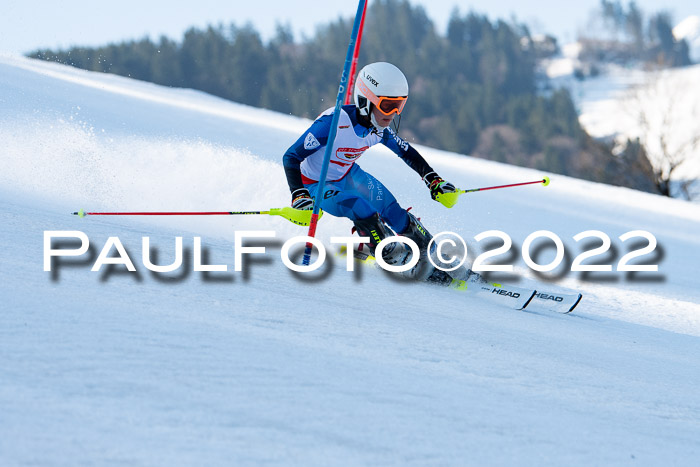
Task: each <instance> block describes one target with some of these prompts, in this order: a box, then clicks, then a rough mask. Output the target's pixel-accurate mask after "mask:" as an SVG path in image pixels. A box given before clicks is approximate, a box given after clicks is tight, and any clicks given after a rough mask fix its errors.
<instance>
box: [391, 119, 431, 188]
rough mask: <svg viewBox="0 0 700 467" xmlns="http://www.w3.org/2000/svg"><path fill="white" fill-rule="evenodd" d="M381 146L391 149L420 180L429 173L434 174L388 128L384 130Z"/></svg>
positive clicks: (418, 155) (404, 142) (417, 154)
mask: <svg viewBox="0 0 700 467" xmlns="http://www.w3.org/2000/svg"><path fill="white" fill-rule="evenodd" d="M382 144H383V145H384V146H386V147H388V148H389V149H391V150H392V151H393V152H394V154H396V155H397V156H399V157H400V158H401V160H403V161H404V162H405V163H406V164H407V165H408V166H409V167H410V168H412V169H413V170H415V171H416V173H417V174H418V175H420V177H421V178H423V177H425V176H426V175H427V174H429V173H430V172H434V170H433V168H432V167H430V165H429V164H428V162H426V160H425V159H424V158H423V156H421V155H420V153H419V152H418V151H416V149H415V148H414V147H413V146H411V145H410V144H409V143H408V141H404V140H403V139H402V138H401V137H399V135H397V134H396V133H394V132H393V131H391V130H390V129H389V128H387V129H385V130H384V134H383V135H382Z"/></svg>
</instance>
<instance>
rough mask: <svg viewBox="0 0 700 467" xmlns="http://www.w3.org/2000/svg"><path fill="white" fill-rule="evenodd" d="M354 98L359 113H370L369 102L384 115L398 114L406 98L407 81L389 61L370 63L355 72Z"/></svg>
mask: <svg viewBox="0 0 700 467" xmlns="http://www.w3.org/2000/svg"><path fill="white" fill-rule="evenodd" d="M354 98H355V107H357V109H358V110H359V111H360V115H365V116H367V115H370V105H371V104H374V105H375V106H376V107H377V108H379V109H380V111H382V112H383V113H384V114H386V115H390V114H392V113H397V114H400V113H401V111H402V110H403V106H404V105H405V104H406V99H407V98H408V81H406V77H405V76H404V74H403V73H401V70H399V69H398V68H396V67H395V66H394V65H392V64H391V63H387V62H377V63H370V64H369V65H366V66H365V67H364V68H362V69H361V70H360V72H359V73H358V74H357V81H356V82H355V92H354ZM372 120H373V123H374V118H373V119H372Z"/></svg>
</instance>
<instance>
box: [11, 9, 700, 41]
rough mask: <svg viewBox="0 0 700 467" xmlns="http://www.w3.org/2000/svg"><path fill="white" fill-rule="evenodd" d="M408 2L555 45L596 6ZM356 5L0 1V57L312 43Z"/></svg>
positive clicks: (679, 15) (433, 13) (438, 20)
mask: <svg viewBox="0 0 700 467" xmlns="http://www.w3.org/2000/svg"><path fill="white" fill-rule="evenodd" d="M369 1H373V0H369ZM409 1H410V3H411V4H413V5H415V6H417V5H420V6H422V7H423V8H424V9H425V11H426V13H427V15H428V17H429V18H430V19H431V20H432V21H433V23H434V24H435V25H436V27H437V28H438V31H439V32H440V33H441V34H442V33H444V30H445V28H446V25H447V22H448V19H449V17H450V14H451V13H452V11H453V9H454V8H455V6H456V5H459V7H458V8H459V11H460V13H462V14H465V13H467V12H468V11H471V10H473V11H476V12H478V13H480V14H485V15H487V16H488V17H489V18H490V19H491V20H494V19H504V20H510V19H512V18H513V17H515V18H516V19H517V20H518V22H521V23H523V22H524V23H526V24H528V25H529V26H530V27H531V30H532V31H533V32H536V33H543V32H546V33H550V34H553V35H555V36H556V37H557V38H558V39H559V41H560V42H569V41H571V40H574V39H575V38H576V32H577V31H578V30H581V29H582V28H585V26H586V19H587V18H588V13H589V12H590V11H591V10H593V9H594V8H595V7H596V6H597V5H599V3H600V1H599V0H577V1H576V2H572V1H571V0H565V1H562V0H529V1H527V2H523V1H522V0H501V1H498V2H474V1H471V0H468V1H463V0H462V1H458V0H409ZM623 3H624V4H625V5H627V4H628V2H626V1H625V2H623ZM357 5H358V3H357V2H354V1H340V2H339V1H327V0H294V1H289V0H257V1H254V2H249V1H240V0H238V1H229V2H221V1H220V0H198V1H197V2H192V1H181V0H168V1H165V0H153V1H143V0H138V1H137V0H121V1H119V2H116V1H109V2H95V1H94V0H66V1H62V2H48V1H32V0H4V1H3V7H2V15H0V53H6V54H7V53H9V54H24V53H27V52H29V51H33V50H36V49H39V48H51V49H59V48H68V47H71V46H76V45H81V46H97V45H104V44H107V43H110V42H120V41H123V40H131V39H140V38H143V37H144V36H149V37H151V38H152V39H157V38H159V37H160V36H161V35H165V36H167V37H169V38H171V39H174V40H176V41H179V40H180V39H181V38H182V34H183V33H184V31H186V30H187V29H188V28H190V27H192V26H195V27H204V26H206V25H209V24H219V23H223V24H226V25H228V24H231V23H235V24H237V25H239V26H242V25H244V24H246V23H247V22H250V23H251V24H252V25H253V26H254V27H255V29H256V30H257V31H258V32H260V34H261V36H262V37H263V39H264V40H267V39H269V38H270V37H272V36H273V35H274V32H275V27H276V25H277V24H289V25H290V26H291V27H292V31H293V32H294V34H295V37H296V38H297V39H300V38H301V37H302V35H305V36H307V37H311V36H313V34H314V32H315V29H316V27H317V26H318V25H322V24H327V23H329V22H331V21H333V20H335V19H337V18H338V17H345V18H352V17H354V14H355V11H356V10H357ZM637 5H639V6H640V8H641V9H642V10H643V11H644V12H645V13H647V14H649V13H652V12H657V11H661V10H665V11H669V12H670V13H672V15H673V18H674V20H675V22H680V21H681V20H682V19H683V18H685V17H687V16H690V15H700V3H698V2H697V0H671V1H665V0H637Z"/></svg>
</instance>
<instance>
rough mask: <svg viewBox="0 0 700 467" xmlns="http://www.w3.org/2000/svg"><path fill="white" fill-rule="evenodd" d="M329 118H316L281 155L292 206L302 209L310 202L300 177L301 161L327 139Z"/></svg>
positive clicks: (322, 145)
mask: <svg viewBox="0 0 700 467" xmlns="http://www.w3.org/2000/svg"><path fill="white" fill-rule="evenodd" d="M329 120H330V119H329V118H326V116H324V117H321V118H319V119H318V120H316V121H315V122H314V123H313V125H311V127H310V128H309V129H308V130H307V131H305V132H304V133H303V134H302V135H301V136H300V137H299V139H297V140H296V142H294V144H292V145H291V146H290V147H289V149H287V152H285V153H284V156H283V157H282V165H283V166H284V174H285V176H286V177H287V185H289V191H290V192H291V193H292V206H293V207H295V208H300V209H303V208H304V207H308V206H309V204H312V203H311V197H310V195H309V191H308V190H307V189H306V188H305V187H304V182H303V181H302V178H301V162H302V161H303V160H304V159H306V158H307V157H309V156H310V155H311V154H313V153H314V152H316V151H317V150H319V148H321V147H324V146H325V145H326V142H327V141H328V133H329V129H330V123H329ZM307 198H308V199H307Z"/></svg>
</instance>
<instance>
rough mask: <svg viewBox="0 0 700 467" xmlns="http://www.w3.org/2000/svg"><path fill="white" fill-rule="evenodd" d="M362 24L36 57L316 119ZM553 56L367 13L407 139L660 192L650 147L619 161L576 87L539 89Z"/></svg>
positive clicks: (458, 28) (370, 50)
mask: <svg viewBox="0 0 700 467" xmlns="http://www.w3.org/2000/svg"><path fill="white" fill-rule="evenodd" d="M351 29H352V19H343V18H339V19H337V20H336V21H334V22H330V23H328V24H327V25H324V26H322V27H319V28H318V29H317V30H316V31H315V32H314V34H313V36H311V37H304V38H303V39H302V40H300V41H296V40H295V38H294V35H293V34H292V31H291V28H290V27H289V26H288V25H286V26H285V25H278V27H277V31H276V34H275V35H274V37H273V38H272V39H270V40H269V41H268V42H267V43H265V42H263V40H262V39H261V36H260V34H259V33H258V32H257V31H256V30H255V29H254V28H253V27H252V26H250V25H245V26H242V27H239V26H236V25H235V24H231V25H226V26H225V25H216V26H213V25H212V26H209V27H207V28H204V29H197V28H192V29H189V30H188V31H187V32H185V34H184V36H183V38H182V40H181V41H180V42H176V41H174V40H171V39H169V38H166V37H162V38H160V40H158V41H152V40H150V39H148V38H144V39H141V40H136V41H128V42H123V43H119V44H109V45H106V46H103V47H94V48H85V47H74V48H71V49H69V50H63V51H52V50H38V51H36V52H33V53H32V54H30V56H32V57H36V58H42V59H46V60H54V61H58V62H60V63H64V64H68V65H72V66H75V67H78V68H83V69H87V70H92V71H101V72H108V73H115V74H119V75H124V76H130V77H132V78H136V79H140V80H144V81H150V82H154V83H157V84H161V85H166V86H174V87H185V88H194V89H199V90H202V91H205V92H208V93H210V94H213V95H216V96H220V97H223V98H226V99H230V100H232V101H236V102H240V103H243V104H249V105H252V106H256V107H263V108H267V109H271V110H275V111H278V112H283V113H287V114H293V115H297V116H302V117H308V118H315V117H316V116H317V115H318V114H320V113H321V112H322V111H323V110H325V109H326V108H328V107H331V106H333V104H334V103H335V97H336V95H337V89H338V81H339V78H340V71H341V69H342V65H343V58H344V57H345V53H346V50H347V43H348V38H349V37H350V32H351ZM543 53H545V54H546V53H550V52H547V51H546V50H543V49H542V48H541V47H539V46H538V42H537V41H536V40H534V39H533V37H532V36H531V34H530V32H529V30H528V28H527V27H526V26H524V25H519V24H514V23H506V22H504V21H500V20H496V21H491V20H489V19H488V18H487V17H486V16H484V15H480V14H478V13H476V12H469V13H467V14H464V15H462V14H460V13H459V12H458V11H457V10H454V11H453V13H452V15H451V18H450V20H449V24H448V27H447V31H446V34H445V35H444V36H443V35H440V34H438V33H437V32H436V29H435V26H434V24H433V23H432V21H431V20H430V19H429V18H428V17H427V15H426V13H425V11H424V10H423V8H421V7H414V6H412V5H411V4H410V3H409V2H408V1H407V0H377V1H373V2H372V3H371V5H370V6H369V8H368V11H367V16H366V21H365V26H364V34H363V38H362V48H361V51H360V57H359V66H362V65H363V64H366V63H370V62H376V61H388V62H391V63H394V64H396V65H397V66H398V67H399V68H401V69H402V71H403V72H404V73H405V74H406V76H407V78H408V80H409V86H410V98H409V101H408V105H407V107H406V109H405V110H404V112H403V114H402V115H401V124H400V132H401V135H402V136H403V137H404V138H406V139H407V140H409V141H411V142H415V143H419V144H424V145H427V146H431V147H435V148H439V149H444V150H448V151H454V152H458V153H463V154H470V155H473V156H476V157H482V158H488V159H494V160H498V161H502V162H507V163H512V164H517V165H521V166H526V167H534V168H539V169H543V170H547V171H551V172H555V173H561V174H566V175H572V176H575V177H578V178H584V179H588V180H593V181H599V182H604V183H610V184H616V185H622V186H629V187H633V188H637V189H642V190H647V191H655V188H654V186H653V184H652V183H650V182H649V179H648V176H647V175H646V174H647V172H648V171H649V169H650V167H649V166H648V162H646V159H645V157H644V154H643V150H640V149H639V148H636V149H635V147H634V146H633V145H632V146H631V149H630V150H629V151H626V152H624V153H622V154H616V155H613V154H612V152H611V149H610V148H609V147H606V146H605V145H604V144H602V143H599V142H596V141H594V140H593V139H592V138H591V137H590V136H589V135H588V134H587V133H586V132H585V131H584V130H583V128H582V127H581V125H580V124H579V121H578V115H577V112H576V109H575V106H574V103H573V101H572V99H571V96H570V95H569V94H568V92H567V91H566V90H556V91H551V92H549V93H547V94H543V93H541V92H538V86H537V79H538V78H537V68H536V64H537V60H538V58H540V57H541V55H542V54H543Z"/></svg>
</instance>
